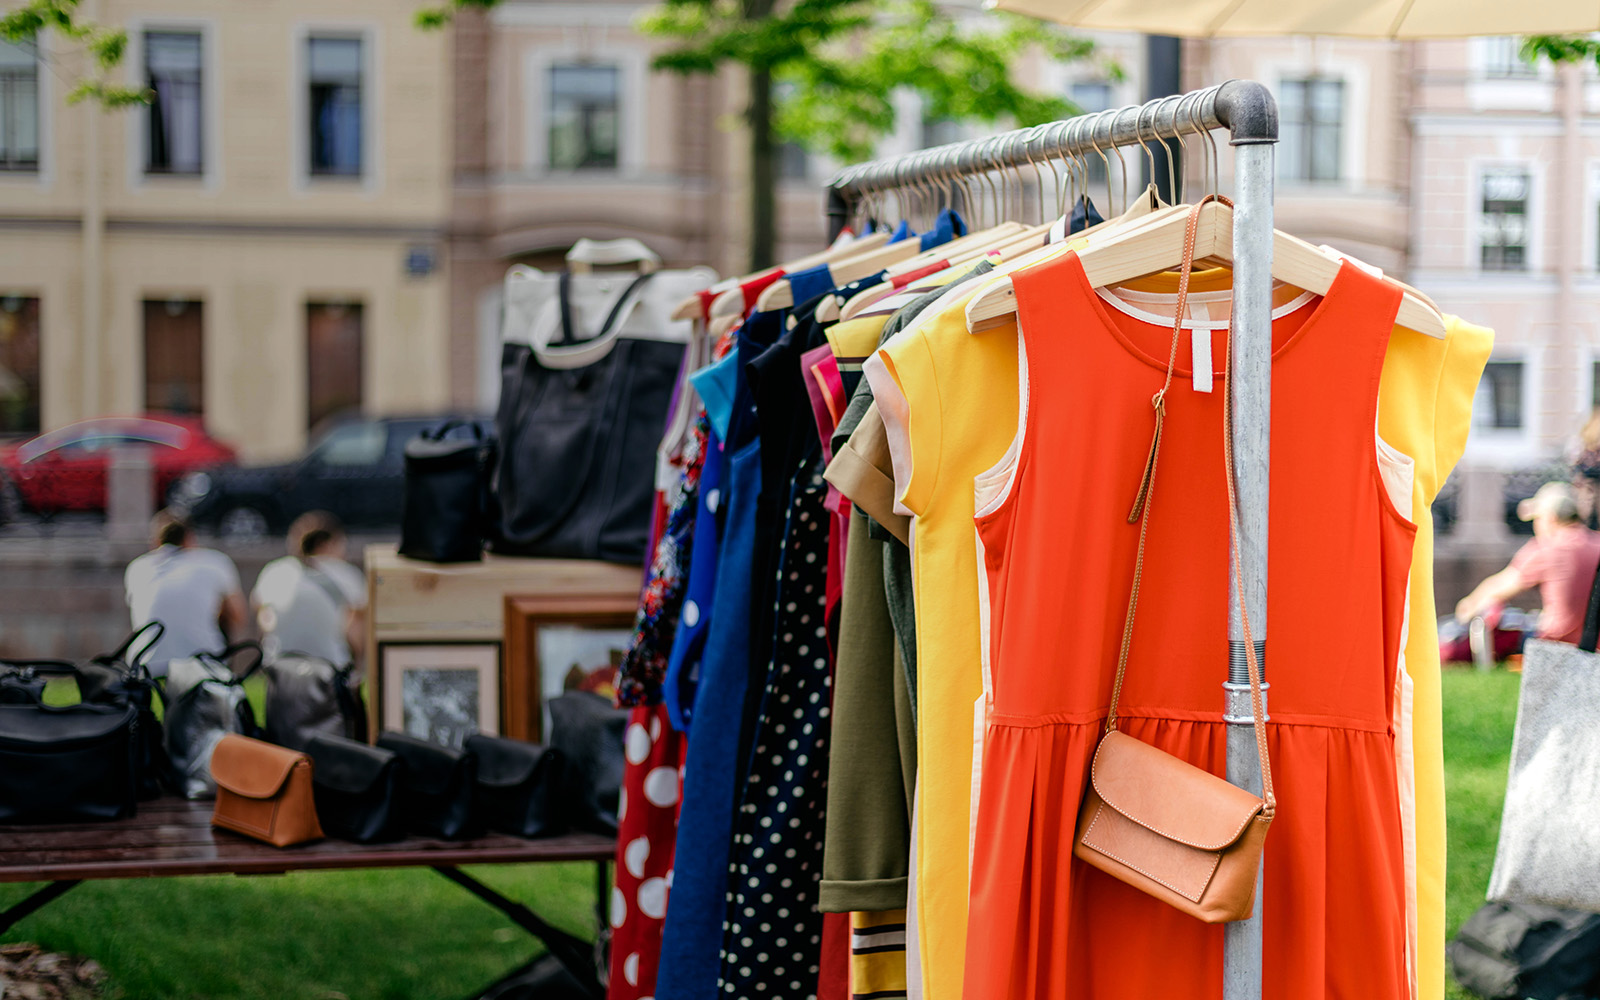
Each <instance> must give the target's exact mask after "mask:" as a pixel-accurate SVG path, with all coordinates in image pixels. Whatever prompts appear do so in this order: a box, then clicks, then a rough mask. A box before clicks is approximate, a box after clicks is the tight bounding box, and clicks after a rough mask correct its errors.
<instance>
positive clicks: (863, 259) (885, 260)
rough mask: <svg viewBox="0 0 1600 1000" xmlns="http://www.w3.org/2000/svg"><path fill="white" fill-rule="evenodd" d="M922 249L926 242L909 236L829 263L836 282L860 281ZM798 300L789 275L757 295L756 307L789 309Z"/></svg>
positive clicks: (763, 310) (765, 309)
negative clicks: (911, 238)
mask: <svg viewBox="0 0 1600 1000" xmlns="http://www.w3.org/2000/svg"><path fill="white" fill-rule="evenodd" d="M921 252H922V245H921V244H920V243H918V242H917V241H916V240H909V239H908V240H901V241H900V242H899V243H890V244H889V245H888V246H885V247H880V248H879V249H877V250H871V251H868V252H867V253H864V254H859V255H857V256H854V257H848V258H846V259H844V260H840V261H838V262H834V261H826V262H825V263H826V264H827V265H828V271H829V273H830V274H832V276H833V283H834V284H835V285H848V284H850V282H852V281H860V280H861V279H862V278H865V277H868V276H870V275H874V274H877V273H878V272H879V271H881V270H883V269H884V268H886V267H888V266H889V265H890V264H898V263H899V262H901V261H903V260H909V259H910V258H912V257H915V256H916V255H917V254H919V253H921ZM813 266H816V265H813ZM796 270H799V268H796ZM794 304H795V301H794V289H793V288H791V287H790V286H789V279H788V278H779V279H778V280H777V281H774V282H773V283H772V284H770V285H768V286H767V287H766V288H765V289H764V290H763V291H762V292H761V297H760V298H758V299H756V311H757V312H771V311H772V310H774V309H787V308H789V307H790V306H793V305H794Z"/></svg>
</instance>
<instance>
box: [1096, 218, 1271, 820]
mask: <svg viewBox="0 0 1600 1000" xmlns="http://www.w3.org/2000/svg"><path fill="white" fill-rule="evenodd" d="M1213 200H1214V201H1217V202H1219V203H1221V204H1224V205H1228V206H1229V207H1232V205H1233V202H1232V201H1231V200H1229V199H1228V198H1224V197H1223V196H1221V195H1215V194H1213V195H1207V196H1206V197H1205V198H1203V199H1202V200H1201V201H1200V203H1199V204H1198V205H1195V206H1194V207H1193V208H1192V209H1190V211H1189V224H1188V227H1187V228H1186V230H1185V232H1184V240H1183V266H1182V270H1181V271H1180V273H1179V275H1178V301H1177V308H1176V310H1175V311H1174V315H1173V319H1172V347H1171V349H1170V351H1169V352H1168V354H1167V377H1166V380H1165V381H1164V382H1163V383H1162V384H1161V388H1160V389H1159V390H1158V391H1157V392H1156V394H1155V395H1154V396H1152V397H1151V398H1150V406H1151V408H1152V409H1153V410H1154V411H1155V418H1156V426H1155V431H1154V434H1153V435H1152V436H1151V439H1150V455H1149V457H1147V458H1146V459H1145V466H1144V475H1143V476H1142V477H1141V478H1140V481H1139V490H1138V493H1137V494H1136V495H1135V496H1134V501H1133V509H1132V510H1130V511H1129V512H1128V523H1129V524H1132V523H1134V522H1135V521H1137V522H1138V523H1139V548H1138V555H1137V557H1136V559H1135V562H1134V567H1133V586H1132V587H1131V588H1130V590H1129V592H1128V612H1127V615H1126V616H1125V617H1124V618H1123V624H1122V646H1121V648H1120V649H1119V650H1118V652H1117V676H1116V681H1115V682H1114V683H1113V685H1112V688H1111V708H1110V711H1109V712H1108V713H1107V715H1106V729H1105V731H1106V732H1107V733H1110V732H1113V731H1115V730H1116V728H1117V703H1118V702H1119V701H1121V699H1122V682H1123V678H1124V677H1125V676H1126V674H1127V671H1128V651H1129V649H1130V648H1131V646H1132V643H1133V619H1134V613H1135V612H1136V611H1137V610H1138V606H1139V585H1140V583H1141V581H1142V580H1143V577H1144V550H1145V540H1146V536H1147V534H1148V531H1149V527H1150V507H1151V505H1152V501H1153V498H1154V494H1155V478H1156V460H1157V459H1158V458H1159V457H1160V453H1161V430H1162V425H1163V424H1164V423H1165V421H1166V415H1167V390H1168V389H1170V388H1171V387H1172V373H1173V369H1174V367H1175V366H1176V364H1177V360H1178V340H1179V336H1180V334H1181V333H1182V331H1183V315H1184V306H1185V305H1186V304H1187V302H1188V299H1189V276H1190V273H1191V272H1192V271H1193V270H1194V246H1195V237H1196V234H1197V232H1198V230H1199V225H1200V209H1201V208H1202V207H1203V206H1204V205H1205V203H1206V202H1208V201H1213ZM1232 344H1233V331H1232V328H1231V326H1230V329H1229V331H1228V348H1229V349H1230V350H1229V353H1225V354H1224V362H1223V397H1222V398H1223V404H1222V407H1223V408H1222V413H1223V418H1222V419H1223V440H1224V452H1223V462H1224V467H1225V469H1226V470H1227V484H1228V535H1229V539H1230V540H1231V542H1232V544H1233V548H1234V560H1235V562H1237V561H1238V559H1239V555H1238V550H1239V537H1238V512H1237V500H1236V498H1235V496H1234V482H1233V422H1232V416H1231V411H1232V406H1231V405H1230V403H1229V397H1228V391H1227V390H1228V382H1227V379H1228V372H1229V370H1230V368H1231V363H1232V354H1231V347H1232ZM1237 582H1238V585H1239V587H1240V591H1239V595H1240V617H1241V620H1242V622H1243V624H1244V641H1245V649H1246V653H1247V656H1248V658H1249V663H1250V697H1251V702H1252V704H1253V705H1254V713H1255V733H1256V752H1257V754H1258V755H1259V756H1260V760H1261V787H1262V790H1263V795H1262V798H1263V799H1264V800H1265V801H1266V808H1264V809H1263V810H1262V815H1263V816H1264V817H1266V818H1267V819H1268V820H1269V821H1270V820H1271V819H1272V817H1273V815H1274V814H1275V813H1276V812H1277V808H1278V800H1277V796H1276V795H1275V794H1274V792H1273V787H1272V766H1271V761H1270V760H1269V759H1268V755H1267V734H1266V729H1265V728H1264V727H1263V725H1262V703H1261V668H1260V664H1259V663H1258V662H1257V661H1256V646H1255V641H1254V637H1253V635H1252V633H1251V630H1250V618H1249V615H1248V613H1246V612H1245V608H1244V591H1243V586H1244V582H1243V581H1242V580H1240V581H1237Z"/></svg>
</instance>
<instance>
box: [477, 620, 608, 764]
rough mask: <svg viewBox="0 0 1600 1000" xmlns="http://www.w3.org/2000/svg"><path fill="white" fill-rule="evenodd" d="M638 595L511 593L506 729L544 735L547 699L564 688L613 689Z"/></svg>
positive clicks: (518, 734) (538, 738)
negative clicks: (527, 594) (519, 594)
mask: <svg viewBox="0 0 1600 1000" xmlns="http://www.w3.org/2000/svg"><path fill="white" fill-rule="evenodd" d="M637 609H638V599H637V598H636V597H629V596H626V595H615V594H612V595H571V594H563V595H559V596H541V597H518V596H516V595H507V596H506V608H505V622H506V642H505V647H506V658H505V666H504V668H503V672H504V680H503V682H502V685H501V686H502V688H503V689H504V690H505V696H506V713H505V722H506V730H505V731H506V735H507V736H510V737H512V738H514V739H519V740H532V741H534V742H543V741H544V740H546V739H548V737H549V735H550V711H549V709H548V708H547V707H546V704H547V703H548V702H549V701H550V699H552V698H555V697H558V696H559V695H560V694H561V693H562V692H564V691H574V690H578V691H593V692H595V693H596V694H600V695H604V696H605V697H607V698H610V697H612V696H613V695H614V694H616V677H617V668H618V667H620V666H621V664H622V657H623V654H624V653H626V652H627V650H628V646H629V645H630V644H631V643H632V641H633V618H634V613H635V611H636V610H637Z"/></svg>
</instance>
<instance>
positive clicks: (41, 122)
mask: <svg viewBox="0 0 1600 1000" xmlns="http://www.w3.org/2000/svg"><path fill="white" fill-rule="evenodd" d="M10 44H11V46H12V47H14V48H17V49H24V48H30V47H31V48H32V50H33V159H32V161H27V160H20V159H19V160H13V159H12V158H11V156H10V153H9V149H10V146H9V144H7V145H3V146H0V175H6V176H28V175H36V174H39V173H40V172H41V171H42V169H43V161H44V148H45V100H44V96H45V92H44V88H45V79H44V75H43V74H42V73H40V72H39V63H40V51H39V48H40V46H39V44H38V43H35V44H33V45H32V46H25V45H23V44H22V43H20V42H13V43H10ZM13 79H15V80H17V81H19V82H20V81H22V80H24V79H26V77H25V74H24V72H23V70H22V68H21V66H20V65H19V66H0V101H5V100H8V99H9V96H10V89H11V81H12V80H13ZM9 121H11V118H10V117H4V118H0V122H9ZM5 139H6V137H5V136H3V135H0V141H3V140H5Z"/></svg>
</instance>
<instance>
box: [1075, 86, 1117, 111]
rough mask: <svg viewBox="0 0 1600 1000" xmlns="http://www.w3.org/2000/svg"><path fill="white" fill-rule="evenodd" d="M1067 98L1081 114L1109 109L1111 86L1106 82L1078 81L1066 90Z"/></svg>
mask: <svg viewBox="0 0 1600 1000" xmlns="http://www.w3.org/2000/svg"><path fill="white" fill-rule="evenodd" d="M1067 97H1068V98H1069V99H1070V100H1071V101H1072V103H1073V104H1076V105H1077V106H1078V107H1079V108H1080V109H1082V112H1083V114H1089V113H1091V112H1094V111H1105V110H1106V109H1108V108H1110V107H1111V84H1110V82H1109V81H1106V80H1079V81H1078V82H1076V83H1074V84H1073V85H1072V86H1071V87H1069V88H1067Z"/></svg>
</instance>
